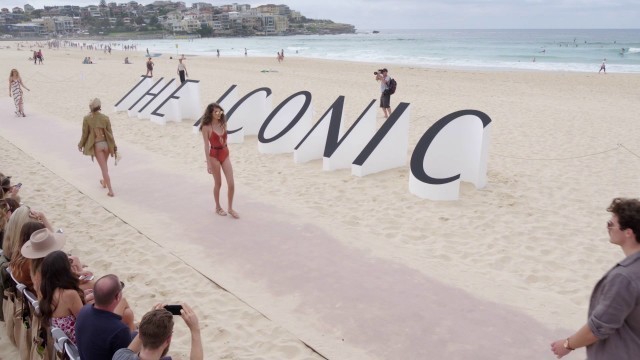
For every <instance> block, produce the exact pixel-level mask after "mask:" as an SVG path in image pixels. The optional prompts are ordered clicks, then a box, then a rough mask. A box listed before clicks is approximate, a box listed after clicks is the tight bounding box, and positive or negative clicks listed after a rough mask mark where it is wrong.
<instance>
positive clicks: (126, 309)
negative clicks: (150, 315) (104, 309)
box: [113, 297, 136, 331]
mask: <svg viewBox="0 0 640 360" xmlns="http://www.w3.org/2000/svg"><path fill="white" fill-rule="evenodd" d="M113 313H114V314H118V315H120V316H121V317H122V322H123V323H124V324H125V325H127V326H128V327H129V330H131V331H133V330H135V329H136V325H135V323H134V315H133V310H131V307H130V306H129V303H128V302H127V299H126V298H124V297H123V298H122V300H120V302H119V303H118V305H117V306H116V308H115V309H114V310H113Z"/></svg>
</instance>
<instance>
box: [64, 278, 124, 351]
mask: <svg viewBox="0 0 640 360" xmlns="http://www.w3.org/2000/svg"><path fill="white" fill-rule="evenodd" d="M93 296H94V301H95V303H94V304H93V305H92V304H87V305H85V306H84V307H83V308H82V310H80V313H79V314H78V318H77V319H76V339H77V341H78V350H79V351H80V358H82V359H91V360H111V358H112V357H113V354H114V353H115V352H116V351H117V350H118V349H121V348H123V347H127V346H129V343H130V342H131V338H132V336H131V332H130V331H129V327H128V326H127V325H125V324H124V323H123V322H122V317H121V316H120V315H117V314H115V313H114V312H113V311H114V310H115V308H116V307H117V306H118V303H119V302H120V300H122V285H121V283H120V280H118V277H117V276H115V275H112V274H110V275H105V276H103V277H101V278H100V279H98V281H96V283H95V285H94V286H93Z"/></svg>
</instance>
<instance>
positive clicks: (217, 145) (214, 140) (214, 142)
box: [209, 130, 229, 164]
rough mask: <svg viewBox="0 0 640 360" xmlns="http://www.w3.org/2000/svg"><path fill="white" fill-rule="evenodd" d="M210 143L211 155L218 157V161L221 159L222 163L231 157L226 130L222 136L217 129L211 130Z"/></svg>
mask: <svg viewBox="0 0 640 360" xmlns="http://www.w3.org/2000/svg"><path fill="white" fill-rule="evenodd" d="M209 145H211V148H210V149H209V156H211V157H213V158H216V159H218V161H220V164H222V163H223V162H224V161H225V160H226V159H227V157H229V148H228V147H227V132H226V131H225V132H224V134H223V135H222V136H220V135H218V134H216V132H215V131H213V130H211V135H210V136H209Z"/></svg>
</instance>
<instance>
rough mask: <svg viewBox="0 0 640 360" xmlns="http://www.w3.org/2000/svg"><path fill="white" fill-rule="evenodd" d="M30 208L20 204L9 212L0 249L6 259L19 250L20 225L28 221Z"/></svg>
mask: <svg viewBox="0 0 640 360" xmlns="http://www.w3.org/2000/svg"><path fill="white" fill-rule="evenodd" d="M30 212H31V209H29V207H28V206H25V205H22V206H20V207H19V208H17V209H16V211H15V212H13V213H12V214H11V217H10V218H9V221H8V222H7V226H6V227H5V229H4V239H3V240H2V251H3V252H4V256H5V257H6V258H7V259H11V258H12V257H13V254H14V252H15V251H17V252H20V248H21V247H22V245H21V244H20V232H21V231H22V225H24V224H25V223H27V222H29V221H30V218H29V213H30Z"/></svg>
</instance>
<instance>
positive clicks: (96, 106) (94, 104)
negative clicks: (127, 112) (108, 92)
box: [89, 98, 102, 113]
mask: <svg viewBox="0 0 640 360" xmlns="http://www.w3.org/2000/svg"><path fill="white" fill-rule="evenodd" d="M101 108H102V103H101V102H100V99H98V98H95V99H91V102H89V109H91V112H92V113H94V112H96V111H100V110H101Z"/></svg>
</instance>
